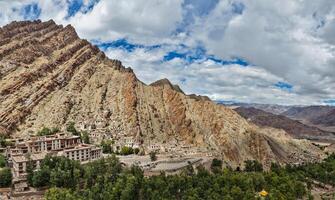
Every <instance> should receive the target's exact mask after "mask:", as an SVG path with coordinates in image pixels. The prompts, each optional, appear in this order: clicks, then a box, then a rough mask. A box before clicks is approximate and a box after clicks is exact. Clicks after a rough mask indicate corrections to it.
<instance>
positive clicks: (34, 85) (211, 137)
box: [0, 21, 322, 165]
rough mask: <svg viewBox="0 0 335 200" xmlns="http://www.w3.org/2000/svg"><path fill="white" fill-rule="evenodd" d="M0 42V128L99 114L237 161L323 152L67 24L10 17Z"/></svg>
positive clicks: (10, 130)
mask: <svg viewBox="0 0 335 200" xmlns="http://www.w3.org/2000/svg"><path fill="white" fill-rule="evenodd" d="M0 44H1V46H0V102H1V104H0V131H1V132H2V133H5V134H10V135H13V136H15V135H23V134H30V133H33V132H35V131H36V130H39V129H40V128H41V127H43V126H48V127H63V126H64V124H66V123H68V122H70V121H74V122H80V121H87V120H94V119H97V116H102V117H103V118H104V120H105V121H106V122H107V123H108V124H109V125H110V126H113V127H118V128H120V130H123V131H124V134H126V135H132V136H137V137H139V138H140V140H141V141H142V143H143V145H148V144H152V143H161V144H165V143H169V142H171V141H174V142H175V143H176V144H185V145H192V146H196V147H201V148H203V149H207V151H209V152H212V153H213V154H214V155H216V156H218V157H221V158H224V159H225V160H226V161H227V162H228V161H229V162H231V163H232V164H236V165H238V164H241V163H243V161H244V160H247V159H258V160H260V161H262V162H263V163H264V164H269V163H270V162H272V161H278V162H283V163H285V162H297V161H308V160H311V159H319V158H320V156H321V157H322V155H321V153H320V152H319V151H318V149H317V148H314V147H313V146H312V145H310V144H309V143H308V142H306V141H300V140H295V139H292V138H291V137H290V136H289V135H287V134H286V133H285V132H284V131H280V130H277V129H266V128H258V127H257V126H255V125H252V124H249V123H248V122H247V120H245V119H244V118H242V117H241V116H239V115H238V114H237V113H236V112H235V111H233V110H231V109H230V108H227V107H224V106H220V105H217V104H215V103H213V102H212V101H210V99H209V98H206V97H201V96H196V95H189V96H188V95H185V94H184V93H183V92H182V90H181V89H180V88H179V87H177V86H174V85H172V84H171V83H170V82H169V81H168V80H163V81H158V82H156V83H154V84H151V85H146V84H144V83H142V82H141V81H139V80H138V79H137V78H136V76H135V74H134V73H133V71H132V69H131V68H125V67H124V66H123V65H122V63H121V62H120V61H118V60H111V59H109V58H107V57H106V56H105V54H104V53H103V52H101V51H99V50H98V49H97V48H96V47H94V46H92V45H91V44H90V43H89V42H87V41H86V40H82V39H80V38H78V36H77V34H76V32H75V30H74V29H73V27H71V26H66V27H62V26H60V25H56V24H55V23H54V22H53V21H48V22H40V21H34V22H13V23H11V24H9V25H7V26H4V27H2V28H1V30H0ZM106 113H108V114H106ZM296 154H297V155H300V156H295V155H296Z"/></svg>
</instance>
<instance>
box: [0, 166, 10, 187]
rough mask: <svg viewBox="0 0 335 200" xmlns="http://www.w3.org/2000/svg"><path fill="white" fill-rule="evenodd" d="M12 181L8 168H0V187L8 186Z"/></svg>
mask: <svg viewBox="0 0 335 200" xmlns="http://www.w3.org/2000/svg"><path fill="white" fill-rule="evenodd" d="M11 183H12V172H11V170H10V168H8V167H5V168H2V169H0V187H9V186H10V185H11Z"/></svg>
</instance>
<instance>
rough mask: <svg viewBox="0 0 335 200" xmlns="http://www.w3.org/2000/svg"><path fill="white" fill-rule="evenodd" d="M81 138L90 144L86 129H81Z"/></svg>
mask: <svg viewBox="0 0 335 200" xmlns="http://www.w3.org/2000/svg"><path fill="white" fill-rule="evenodd" d="M81 140H82V141H83V142H84V143H85V144H90V137H89V135H88V133H87V131H83V132H82V133H81Z"/></svg>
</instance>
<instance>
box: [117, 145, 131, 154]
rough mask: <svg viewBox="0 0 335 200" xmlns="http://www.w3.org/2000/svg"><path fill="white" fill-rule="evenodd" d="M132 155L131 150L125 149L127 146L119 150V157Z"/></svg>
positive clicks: (129, 148)
mask: <svg viewBox="0 0 335 200" xmlns="http://www.w3.org/2000/svg"><path fill="white" fill-rule="evenodd" d="M133 153H134V150H133V148H131V147H127V146H123V147H122V148H121V151H120V154H121V155H130V154H133Z"/></svg>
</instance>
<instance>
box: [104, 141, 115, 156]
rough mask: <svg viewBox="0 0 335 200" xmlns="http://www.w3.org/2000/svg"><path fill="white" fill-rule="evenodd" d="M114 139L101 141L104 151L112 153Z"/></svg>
mask: <svg viewBox="0 0 335 200" xmlns="http://www.w3.org/2000/svg"><path fill="white" fill-rule="evenodd" d="M111 144H112V141H110V140H103V141H101V147H102V153H112V152H113V151H112V147H111Z"/></svg>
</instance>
